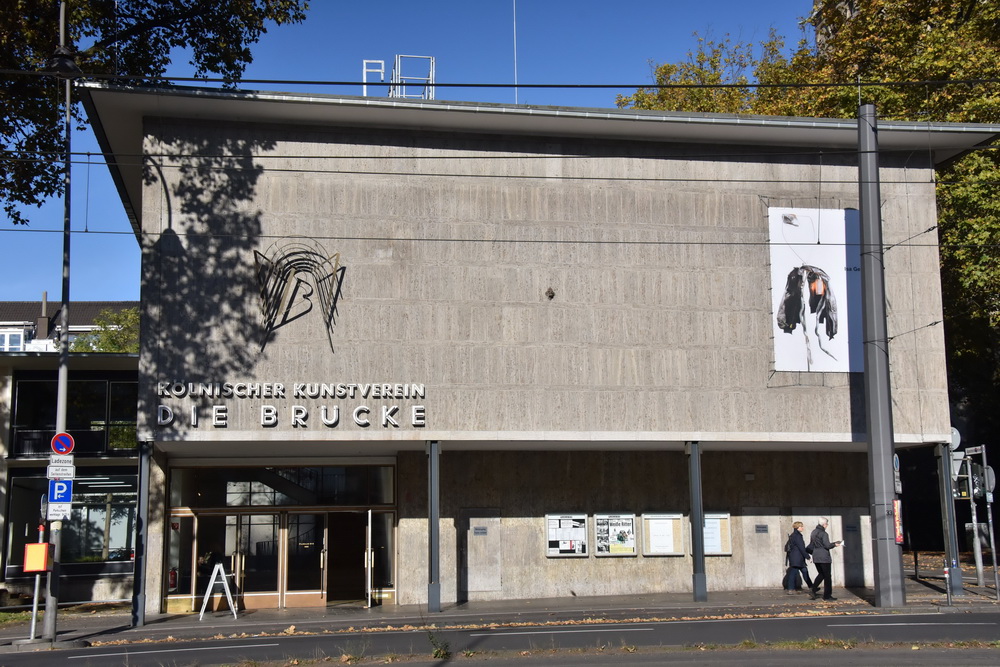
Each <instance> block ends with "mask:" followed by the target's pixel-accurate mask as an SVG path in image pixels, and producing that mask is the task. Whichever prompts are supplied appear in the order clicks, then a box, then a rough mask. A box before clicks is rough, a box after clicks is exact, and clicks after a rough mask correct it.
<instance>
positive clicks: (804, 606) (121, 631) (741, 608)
mask: <svg viewBox="0 0 1000 667" xmlns="http://www.w3.org/2000/svg"><path fill="white" fill-rule="evenodd" d="M921 574H922V575H923V576H922V577H921V578H920V579H917V578H915V577H913V576H912V574H911V575H910V576H907V578H906V606H905V607H903V608H895V609H886V608H883V609H880V608H878V607H875V606H874V591H873V590H872V589H834V595H835V596H836V598H837V600H836V601H834V602H823V601H820V600H816V601H813V600H810V599H809V596H808V595H806V594H798V595H786V593H785V592H784V591H782V590H770V589H767V590H747V591H719V592H715V591H712V592H709V594H708V601H707V602H695V601H694V600H693V599H692V594H691V593H690V592H685V593H655V594H654V593H650V594H645V595H630V596H608V597H587V598H583V597H569V598H553V599H543V600H502V601H492V602H465V603H461V604H447V603H444V604H442V611H440V612H436V613H429V612H428V611H427V608H426V605H385V606H377V607H373V608H371V609H366V608H364V606H362V605H361V604H357V603H351V604H341V605H330V606H327V607H319V608H303V609H266V610H248V611H240V612H239V614H238V617H237V618H233V614H232V612H230V611H215V612H206V613H205V616H204V618H203V619H202V620H199V619H198V614H196V613H195V614H155V615H149V614H147V615H146V618H145V624H144V625H143V626H141V627H131V622H132V618H131V610H130V609H129V608H128V607H127V606H125V605H118V606H111V605H102V604H84V605H77V606H75V607H70V608H67V609H61V610H60V611H59V616H58V618H57V634H58V639H59V641H60V642H75V643H79V642H81V641H83V642H89V643H90V644H93V645H100V644H108V643H114V644H120V643H134V642H135V643H137V642H157V641H179V640H194V639H212V638H215V639H219V638H223V637H230V636H234V635H235V636H261V635H277V634H297V633H310V634H322V633H335V632H343V631H352V632H354V631H360V630H363V629H370V630H379V629H382V630H385V629H389V628H406V629H414V628H420V627H425V626H430V625H434V626H436V627H437V628H447V627H468V626H479V625H489V626H498V625H499V626H514V625H517V626H523V625H552V624H561V623H565V624H574V625H581V624H586V623H599V622H605V623H606V622H616V621H636V620H659V621H665V620H681V619H684V620H690V619H692V618H734V617H736V618H738V617H758V618H762V617H775V616H793V615H805V614H872V613H935V612H949V611H973V610H978V611H987V610H989V611H996V610H998V609H1000V603H998V602H997V600H996V592H995V590H994V589H993V587H992V586H988V587H986V588H977V587H975V586H972V585H971V584H970V582H969V581H968V579H966V581H965V594H964V595H962V596H955V597H954V598H953V601H952V605H951V606H948V604H947V595H946V592H945V588H944V581H943V578H941V577H940V576H938V577H934V576H927V575H924V573H921ZM990 583H992V582H990ZM41 628H42V623H41V622H39V623H38V624H37V628H36V634H41ZM29 633H30V626H29V623H28V622H24V623H21V624H12V625H8V626H6V627H3V628H0V652H10V651H15V650H21V651H25V650H41V649H48V648H49V647H50V645H49V644H48V643H42V644H29V645H24V644H20V645H19V644H15V643H14V642H16V641H17V640H24V639H27V638H28V636H29Z"/></svg>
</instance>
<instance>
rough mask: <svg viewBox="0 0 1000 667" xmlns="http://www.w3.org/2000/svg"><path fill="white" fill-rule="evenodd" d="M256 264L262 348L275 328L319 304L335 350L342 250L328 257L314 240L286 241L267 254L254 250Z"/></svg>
mask: <svg viewBox="0 0 1000 667" xmlns="http://www.w3.org/2000/svg"><path fill="white" fill-rule="evenodd" d="M254 263H255V265H256V273H257V286H258V288H259V289H260V300H261V315H262V318H263V327H264V336H263V338H262V340H261V345H260V349H261V350H262V351H263V350H264V348H265V347H266V346H267V343H268V341H270V340H271V337H272V335H273V334H274V332H275V331H276V330H278V329H280V328H281V327H283V326H285V325H287V324H289V323H291V322H294V321H295V320H298V319H299V318H301V317H304V316H306V315H308V314H309V313H310V312H312V311H313V309H314V307H316V308H317V309H318V310H319V314H320V315H321V316H322V318H323V324H324V329H325V331H326V336H327V341H328V343H329V344H330V351H331V352H332V351H334V348H333V328H334V325H335V324H336V318H337V301H338V300H339V299H340V293H341V287H342V286H343V282H344V273H345V271H346V270H347V269H346V267H344V266H341V265H340V253H334V254H333V255H329V256H328V255H327V254H326V253H325V252H324V251H323V249H322V248H321V247H320V246H319V244H317V243H315V242H312V245H311V246H310V245H307V243H306V242H304V241H298V240H295V241H286V242H285V243H284V245H279V244H278V243H275V244H274V245H272V246H271V247H270V248H269V249H268V250H267V252H266V253H260V252H257V251H254ZM314 298H315V299H316V300H317V301H318V303H316V302H314Z"/></svg>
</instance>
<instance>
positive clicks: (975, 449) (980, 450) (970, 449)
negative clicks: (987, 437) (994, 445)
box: [965, 445, 983, 456]
mask: <svg viewBox="0 0 1000 667" xmlns="http://www.w3.org/2000/svg"><path fill="white" fill-rule="evenodd" d="M965 453H966V454H968V455H969V456H972V455H973V454H982V453H983V446H982V445H978V446H976V447H966V448H965Z"/></svg>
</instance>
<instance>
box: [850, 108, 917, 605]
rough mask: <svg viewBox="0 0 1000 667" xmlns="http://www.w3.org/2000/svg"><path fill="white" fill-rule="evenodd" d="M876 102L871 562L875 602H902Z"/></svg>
mask: <svg viewBox="0 0 1000 667" xmlns="http://www.w3.org/2000/svg"><path fill="white" fill-rule="evenodd" d="M876 124H877V120H876V115H875V105H874V104H865V105H862V106H861V107H860V108H859V109H858V191H859V199H860V204H861V292H862V298H861V305H862V310H863V312H862V315H863V317H862V327H863V331H864V335H863V340H864V358H865V405H866V408H867V409H866V411H865V412H866V417H865V419H866V422H867V427H868V497H869V501H870V503H871V522H872V549H873V551H874V556H875V557H874V558H873V561H874V564H875V606H877V607H902V606H904V605H905V604H906V593H905V591H904V588H903V553H902V549H901V548H900V546H899V545H898V544H896V537H895V528H894V525H893V507H892V501H893V500H894V499H895V497H896V494H895V484H894V478H893V469H892V455H893V453H894V452H893V448H894V442H893V440H894V438H893V432H892V399H891V395H890V378H889V336H888V333H887V328H886V321H885V276H884V271H885V266H884V264H883V257H882V212H881V206H882V197H881V194H880V192H879V173H878V139H877V135H876V131H877V127H876Z"/></svg>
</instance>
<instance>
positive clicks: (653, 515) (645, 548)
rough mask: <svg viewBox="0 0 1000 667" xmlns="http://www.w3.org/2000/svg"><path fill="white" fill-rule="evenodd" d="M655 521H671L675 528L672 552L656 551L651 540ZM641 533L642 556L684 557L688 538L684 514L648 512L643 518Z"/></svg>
mask: <svg viewBox="0 0 1000 667" xmlns="http://www.w3.org/2000/svg"><path fill="white" fill-rule="evenodd" d="M654 521H670V522H671V523H672V524H673V526H672V529H673V530H674V531H675V533H674V536H673V543H674V548H673V549H672V550H670V551H654V550H653V541H652V540H651V539H650V538H649V535H650V533H651V530H650V528H651V526H652V522H654ZM640 525H641V531H640V534H641V536H642V555H643V556H652V557H659V556H683V555H684V545H685V544H686V543H687V540H686V539H685V538H686V537H687V535H686V532H687V531H685V530H684V514H682V513H681V512H647V513H644V514H643V515H642V517H641V522H640Z"/></svg>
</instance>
